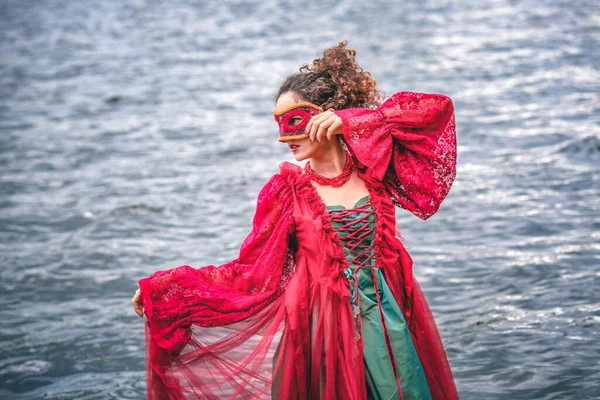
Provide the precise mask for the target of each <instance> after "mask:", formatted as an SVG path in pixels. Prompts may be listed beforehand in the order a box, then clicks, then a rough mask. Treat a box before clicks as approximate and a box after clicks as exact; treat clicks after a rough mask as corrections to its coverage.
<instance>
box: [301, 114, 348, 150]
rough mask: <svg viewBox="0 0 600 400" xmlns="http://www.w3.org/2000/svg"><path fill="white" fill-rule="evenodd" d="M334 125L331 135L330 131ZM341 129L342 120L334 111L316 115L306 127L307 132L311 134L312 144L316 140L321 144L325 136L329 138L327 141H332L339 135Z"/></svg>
mask: <svg viewBox="0 0 600 400" xmlns="http://www.w3.org/2000/svg"><path fill="white" fill-rule="evenodd" d="M334 124H335V126H334V129H333V130H331V134H329V133H328V132H329V131H328V129H330V128H331V126H332V125H334ZM340 127H341V118H339V117H338V116H337V115H336V114H335V113H333V111H325V112H324V113H321V114H318V115H315V116H314V117H312V118H311V119H310V121H309V122H308V124H307V125H306V132H308V133H309V137H310V140H311V142H312V141H314V140H315V139H316V140H318V141H319V142H321V139H323V138H324V137H325V136H327V139H331V137H332V135H333V134H335V133H337V131H339V128H340Z"/></svg>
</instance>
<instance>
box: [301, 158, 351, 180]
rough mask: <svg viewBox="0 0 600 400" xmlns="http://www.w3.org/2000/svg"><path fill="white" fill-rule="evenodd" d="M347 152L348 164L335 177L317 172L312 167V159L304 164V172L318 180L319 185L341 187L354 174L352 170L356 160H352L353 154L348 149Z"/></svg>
mask: <svg viewBox="0 0 600 400" xmlns="http://www.w3.org/2000/svg"><path fill="white" fill-rule="evenodd" d="M345 153H346V164H345V165H344V170H343V171H342V173H341V174H339V175H338V176H334V177H333V178H326V177H324V176H323V175H319V174H317V173H316V172H315V171H313V169H312V168H311V167H310V161H308V162H307V163H306V164H305V165H304V172H305V173H306V174H308V176H309V177H310V179H312V180H313V181H315V182H317V183H318V184H319V185H324V186H333V187H340V186H342V185H343V184H344V183H346V182H348V180H349V179H350V176H351V175H352V171H354V161H353V160H352V156H351V155H350V153H349V152H347V151H346V152H345Z"/></svg>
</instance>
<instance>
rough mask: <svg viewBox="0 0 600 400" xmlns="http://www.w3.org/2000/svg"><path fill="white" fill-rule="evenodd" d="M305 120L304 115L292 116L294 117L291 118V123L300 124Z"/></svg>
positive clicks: (292, 124) (293, 124)
mask: <svg viewBox="0 0 600 400" xmlns="http://www.w3.org/2000/svg"><path fill="white" fill-rule="evenodd" d="M303 120H304V117H299V116H298V117H292V118H290V121H289V125H290V126H296V125H300V124H301V123H302V121H303Z"/></svg>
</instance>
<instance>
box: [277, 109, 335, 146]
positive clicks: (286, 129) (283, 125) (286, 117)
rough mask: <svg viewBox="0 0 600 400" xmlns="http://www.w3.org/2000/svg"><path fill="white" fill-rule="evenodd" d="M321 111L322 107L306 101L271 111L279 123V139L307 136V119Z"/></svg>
mask: <svg viewBox="0 0 600 400" xmlns="http://www.w3.org/2000/svg"><path fill="white" fill-rule="evenodd" d="M322 112H323V108H321V107H319V106H317V105H316V104H313V103H309V102H307V101H303V102H302V103H297V104H294V105H293V106H291V107H288V108H286V109H285V110H282V111H278V112H275V111H273V116H274V117H275V121H277V123H278V124H279V141H280V142H287V141H288V140H294V139H304V138H307V137H308V133H306V132H305V129H306V125H307V124H308V121H310V119H311V118H312V117H313V116H314V115H317V114H320V113H322Z"/></svg>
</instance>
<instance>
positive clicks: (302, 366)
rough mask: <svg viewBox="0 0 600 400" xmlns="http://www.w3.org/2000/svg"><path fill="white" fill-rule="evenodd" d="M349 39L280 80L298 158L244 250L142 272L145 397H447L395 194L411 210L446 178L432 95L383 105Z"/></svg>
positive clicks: (277, 180) (448, 159)
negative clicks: (195, 264)
mask: <svg viewBox="0 0 600 400" xmlns="http://www.w3.org/2000/svg"><path fill="white" fill-rule="evenodd" d="M345 46H346V42H345V41H344V42H341V43H340V44H339V45H338V46H334V47H331V48H329V49H327V50H326V51H325V52H324V54H323V57H322V58H320V59H317V60H314V62H313V64H312V66H304V67H302V68H301V69H300V73H297V74H294V75H291V76H290V77H288V79H287V80H286V81H285V82H284V83H283V85H282V86H281V88H280V90H279V93H278V95H277V102H276V106H275V110H274V111H273V114H274V116H275V120H276V121H277V123H278V124H279V141H280V142H282V143H287V144H288V145H289V147H290V149H291V151H292V152H293V154H294V158H295V159H296V161H304V160H307V162H306V164H305V166H304V167H299V166H297V165H295V164H291V163H289V162H282V163H281V164H280V166H279V167H280V171H279V173H277V174H275V175H273V177H272V178H271V179H270V180H269V181H268V182H267V184H266V185H265V186H264V187H263V189H262V190H261V192H260V194H259V196H258V202H257V210H256V214H255V217H254V220H253V227H252V231H251V232H250V234H249V236H248V237H247V238H246V239H245V240H244V242H243V243H242V246H241V249H240V254H239V257H238V258H237V259H235V260H233V261H231V262H229V263H226V264H223V265H220V266H213V265H209V266H205V267H202V268H197V269H196V268H192V267H190V266H188V265H183V266H180V267H177V268H173V269H170V270H166V271H158V272H155V273H154V274H152V275H151V276H150V277H148V278H144V279H141V280H140V282H139V283H140V289H139V290H138V292H137V293H136V295H135V296H134V298H133V300H132V303H133V305H134V309H135V310H136V312H137V313H138V315H140V316H143V315H144V313H145V314H146V317H147V322H146V325H145V327H146V344H147V346H146V349H147V389H148V398H149V399H183V398H189V397H190V396H196V397H199V398H211V399H219V398H230V399H233V398H244V399H254V398H276V399H309V398H310V399H405V400H406V399H457V398H458V395H457V392H456V388H455V385H454V380H453V377H452V373H451V370H450V367H449V365H448V361H447V358H446V354H445V351H444V347H443V343H442V340H441V338H440V336H439V333H438V330H437V327H436V324H435V322H434V319H433V316H432V314H431V311H430V309H429V307H428V305H427V302H426V299H425V297H424V295H423V293H422V292H421V289H420V287H419V285H418V283H417V281H416V280H415V279H414V276H413V272H412V259H411V258H410V256H409V255H408V253H407V252H406V250H405V248H404V246H403V244H402V241H401V236H400V233H399V231H398V230H397V226H396V220H395V207H394V206H395V205H396V206H399V207H402V208H404V209H406V210H408V211H410V212H412V213H413V214H415V215H416V216H418V217H419V218H421V219H427V218H429V217H430V216H431V215H433V214H434V213H435V212H436V211H437V210H438V208H439V206H440V204H441V202H442V200H443V199H444V198H445V197H446V195H447V194H448V192H449V190H450V187H451V186H452V183H453V181H454V178H455V175H456V169H455V167H456V136H455V126H454V110H453V105H452V101H451V100H450V98H448V97H446V96H444V95H439V94H425V93H414V92H400V93H396V94H394V95H393V96H391V97H390V98H389V99H388V100H386V101H385V102H384V103H383V104H380V102H381V97H380V94H379V92H378V91H377V89H376V85H375V82H374V80H373V79H372V78H371V76H370V74H369V73H367V72H365V71H363V70H362V69H361V68H359V67H358V65H357V64H356V61H355V58H354V56H355V54H356V52H355V51H353V50H349V49H346V48H345Z"/></svg>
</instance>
